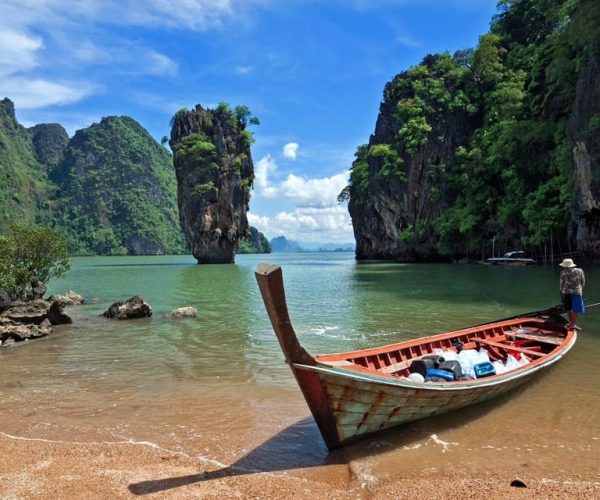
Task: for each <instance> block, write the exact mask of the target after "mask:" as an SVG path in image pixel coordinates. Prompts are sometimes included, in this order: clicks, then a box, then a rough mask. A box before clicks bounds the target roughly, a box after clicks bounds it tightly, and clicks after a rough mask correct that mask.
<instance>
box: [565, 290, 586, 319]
mask: <svg viewBox="0 0 600 500" xmlns="http://www.w3.org/2000/svg"><path fill="white" fill-rule="evenodd" d="M562 299H563V306H565V309H566V310H567V311H571V312H574V313H577V314H585V304H584V303H583V297H582V296H581V295H578V294H576V293H565V294H563V296H562Z"/></svg>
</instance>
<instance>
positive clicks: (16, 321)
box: [0, 299, 73, 347]
mask: <svg viewBox="0 0 600 500" xmlns="http://www.w3.org/2000/svg"><path fill="white" fill-rule="evenodd" d="M72 321H73V320H72V319H71V318H70V317H69V316H68V315H67V314H65V313H64V312H63V310H62V306H60V304H58V303H56V302H48V301H46V300H41V299H37V300H32V301H28V302H13V303H11V304H10V307H8V309H6V310H5V311H3V312H2V313H1V314H0V346H2V347H5V346H8V345H10V344H14V343H15V342H22V341H24V340H31V339H36V338H40V337H45V336H46V335H49V334H50V333H52V327H53V326H54V325H63V324H67V323H72Z"/></svg>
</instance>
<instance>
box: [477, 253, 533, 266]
mask: <svg viewBox="0 0 600 500" xmlns="http://www.w3.org/2000/svg"><path fill="white" fill-rule="evenodd" d="M486 262H487V263H488V264H494V265H498V264H502V265H511V266H530V265H533V264H537V262H536V261H535V260H533V259H528V258H525V252H522V251H515V252H507V253H505V254H504V257H491V258H489V259H487V260H486Z"/></svg>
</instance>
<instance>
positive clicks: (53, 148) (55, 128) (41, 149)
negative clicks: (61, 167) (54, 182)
mask: <svg viewBox="0 0 600 500" xmlns="http://www.w3.org/2000/svg"><path fill="white" fill-rule="evenodd" d="M28 131H29V133H30V134H31V141H32V143H33V151H34V153H35V157H36V159H37V161H38V162H39V163H40V165H42V166H43V167H44V168H45V169H46V170H47V171H50V170H52V169H53V168H54V167H56V166H57V165H58V164H59V163H60V161H61V160H62V158H63V155H64V153H65V149H66V148H67V145H68V144H69V136H68V135H67V131H66V130H65V129H64V128H63V127H62V125H59V124H58V123H40V124H39V125H34V126H33V127H31V128H29V129H28Z"/></svg>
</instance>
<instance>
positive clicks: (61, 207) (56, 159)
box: [0, 99, 186, 255]
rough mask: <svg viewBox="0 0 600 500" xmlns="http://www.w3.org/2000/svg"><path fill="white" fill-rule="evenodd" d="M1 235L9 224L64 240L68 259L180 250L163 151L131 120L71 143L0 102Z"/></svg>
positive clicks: (171, 176)
mask: <svg viewBox="0 0 600 500" xmlns="http://www.w3.org/2000/svg"><path fill="white" fill-rule="evenodd" d="M0 175H1V176H2V179H3V182H2V183H0V234H2V233H3V232H5V231H7V230H8V229H9V227H10V226H11V225H12V224H13V223H14V222H15V221H18V222H19V223H22V224H26V225H33V224H36V223H38V224H44V225H48V226H52V227H55V228H58V229H60V230H61V231H63V232H64V233H66V234H67V236H68V238H69V243H70V250H71V252H72V253H74V254H100V255H114V254H123V255H125V254H164V253H182V252H185V251H186V248H185V244H184V242H183V237H182V234H181V231H180V229H179V218H178V213H177V205H176V189H177V187H176V180H175V172H174V169H173V165H172V157H171V155H170V154H169V152H168V151H167V150H166V149H165V148H164V147H161V146H160V145H159V144H158V143H157V142H156V141H155V140H154V139H153V138H152V137H151V136H150V135H149V134H148V132H147V131H146V130H145V129H144V128H143V127H141V126H140V125H139V124H138V123H137V122H136V121H134V120H133V119H131V118H128V117H108V118H104V119H103V120H102V121H101V122H100V123H97V124H94V125H92V126H90V127H88V128H86V129H82V130H79V131H78V132H77V133H76V134H75V136H74V137H73V138H72V139H71V140H69V137H68V135H67V133H66V131H65V130H64V128H63V127H61V126H60V125H58V124H40V125H36V126H34V127H31V128H29V129H26V128H24V127H22V126H21V125H19V124H18V123H17V120H16V118H15V114H14V107H13V104H12V102H11V101H10V100H8V99H4V100H2V101H0Z"/></svg>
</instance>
